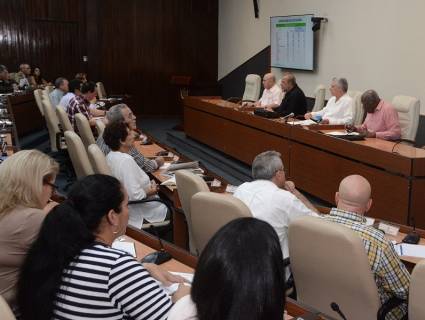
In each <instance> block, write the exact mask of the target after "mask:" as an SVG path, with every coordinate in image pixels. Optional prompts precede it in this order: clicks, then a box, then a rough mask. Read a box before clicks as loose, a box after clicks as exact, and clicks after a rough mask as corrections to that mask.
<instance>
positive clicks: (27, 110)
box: [7, 92, 45, 146]
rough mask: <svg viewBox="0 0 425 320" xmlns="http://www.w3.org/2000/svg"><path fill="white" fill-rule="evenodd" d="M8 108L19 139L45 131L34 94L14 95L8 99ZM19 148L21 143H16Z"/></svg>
mask: <svg viewBox="0 0 425 320" xmlns="http://www.w3.org/2000/svg"><path fill="white" fill-rule="evenodd" d="M7 102H8V103H7V108H8V112H9V114H10V115H11V118H12V121H14V123H15V126H16V131H17V136H18V137H17V138H18V139H19V138H22V137H23V136H25V135H27V134H30V133H33V132H36V131H40V130H42V129H44V127H45V123H44V119H43V116H42V115H41V113H40V110H39V109H38V106H37V103H36V102H35V98H34V94H33V92H28V93H22V94H13V95H10V96H8V97H7ZM16 144H17V146H19V141H16Z"/></svg>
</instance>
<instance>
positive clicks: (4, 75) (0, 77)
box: [0, 64, 18, 93]
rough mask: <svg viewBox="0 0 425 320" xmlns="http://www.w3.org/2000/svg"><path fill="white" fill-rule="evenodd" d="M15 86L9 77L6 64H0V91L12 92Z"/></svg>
mask: <svg viewBox="0 0 425 320" xmlns="http://www.w3.org/2000/svg"><path fill="white" fill-rule="evenodd" d="M17 88H18V86H17V85H16V83H15V82H14V81H12V80H10V79H9V71H7V68H6V66H4V65H2V64H0V93H12V92H13V91H14V89H17Z"/></svg>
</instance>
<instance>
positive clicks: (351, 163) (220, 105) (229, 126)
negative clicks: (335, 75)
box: [184, 97, 425, 228]
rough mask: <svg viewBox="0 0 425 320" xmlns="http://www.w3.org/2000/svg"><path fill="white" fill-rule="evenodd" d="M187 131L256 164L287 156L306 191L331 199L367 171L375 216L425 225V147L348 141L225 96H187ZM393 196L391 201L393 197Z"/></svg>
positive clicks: (287, 168) (290, 169) (288, 166)
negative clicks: (260, 158)
mask: <svg viewBox="0 0 425 320" xmlns="http://www.w3.org/2000/svg"><path fill="white" fill-rule="evenodd" d="M184 117H185V121H184V123H185V132H186V134H187V135H188V136H189V137H191V138H193V139H196V140H198V141H200V142H202V143H205V144H208V145H209V146H211V147H213V148H215V149H217V150H220V151H222V152H224V153H226V154H228V155H230V156H232V157H234V158H236V159H238V160H241V161H243V162H245V163H247V164H251V163H252V160H253V159H254V157H255V156H256V155H257V154H258V153H260V152H263V151H266V150H276V151H279V152H280V153H281V154H282V157H283V161H284V163H285V171H286V173H287V176H288V177H289V178H290V179H291V180H293V181H294V182H295V184H296V185H297V187H299V188H300V189H301V190H303V191H305V192H307V193H310V194H312V195H314V196H316V197H318V198H320V199H323V200H325V201H327V202H329V203H334V198H335V192H336V191H337V189H338V185H339V183H340V181H341V179H342V178H344V177H345V176H347V175H350V174H354V173H357V174H361V175H363V176H364V177H365V178H367V179H368V180H369V181H370V183H371V185H372V190H373V191H372V192H373V194H372V197H373V200H374V205H373V207H372V210H371V211H370V215H371V216H372V217H375V218H380V219H383V220H388V221H392V222H397V223H400V224H410V222H411V221H412V218H414V220H415V223H416V225H417V226H418V227H421V228H425V214H423V209H424V208H425V197H424V196H423V195H424V194H425V150H423V149H417V148H413V147H410V146H406V145H397V146H396V147H395V148H394V151H395V152H391V151H392V149H393V147H394V143H393V142H390V141H384V140H379V139H366V140H365V141H355V142H354V141H353V142H352V141H346V140H342V139H337V138H335V137H331V136H327V135H325V134H323V133H322V132H321V130H319V128H322V129H330V126H324V127H320V126H317V125H316V126H312V127H310V128H307V127H301V126H292V125H290V124H285V123H284V121H282V120H280V119H278V120H276V119H273V120H272V119H265V118H261V117H258V116H255V115H254V114H253V113H252V112H243V111H241V109H240V108H239V106H238V105H236V104H233V103H231V102H227V101H223V100H220V99H198V98H196V97H188V98H185V99H184ZM389 199H391V200H390V201H389Z"/></svg>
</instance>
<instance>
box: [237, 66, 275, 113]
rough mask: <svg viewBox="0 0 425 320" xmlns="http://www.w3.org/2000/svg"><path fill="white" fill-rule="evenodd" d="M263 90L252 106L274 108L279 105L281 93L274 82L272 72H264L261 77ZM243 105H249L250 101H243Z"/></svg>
mask: <svg viewBox="0 0 425 320" xmlns="http://www.w3.org/2000/svg"><path fill="white" fill-rule="evenodd" d="M263 86H264V91H263V95H262V96H261V98H260V100H258V101H257V102H256V103H255V104H254V106H255V107H257V108H258V107H261V108H274V107H277V106H279V104H280V102H281V101H282V97H283V93H282V90H281V89H280V88H279V86H278V85H277V84H276V77H275V76H274V74H273V73H266V74H265V75H264V77H263ZM244 105H246V106H250V103H248V102H244Z"/></svg>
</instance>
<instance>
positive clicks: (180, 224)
mask: <svg viewBox="0 0 425 320" xmlns="http://www.w3.org/2000/svg"><path fill="white" fill-rule="evenodd" d="M148 137H149V140H150V141H151V143H150V144H148V145H142V144H140V143H137V144H136V148H137V149H138V150H139V152H140V153H141V154H143V155H144V156H145V157H147V158H155V157H156V156H157V153H158V152H163V151H168V152H169V153H171V155H172V157H170V158H168V159H166V162H171V161H175V160H184V161H192V160H193V159H189V158H186V157H184V156H183V155H181V154H179V153H178V152H177V151H176V150H174V149H172V148H170V147H168V146H166V145H163V144H161V143H159V142H157V141H156V140H155V139H154V138H153V137H152V136H150V135H148ZM200 167H201V168H202V169H203V170H204V172H205V174H206V175H209V176H212V177H214V179H216V180H217V181H220V184H221V185H220V186H219V187H211V186H209V188H210V191H212V192H218V193H225V192H227V191H226V189H227V186H228V183H227V181H226V180H225V179H223V178H222V177H220V176H218V175H216V174H215V173H213V172H211V171H208V169H206V168H204V167H202V166H200ZM151 175H152V177H153V178H154V179H155V180H156V182H157V183H160V184H161V183H163V182H164V181H166V180H167V179H169V176H168V175H166V170H165V169H161V168H160V169H157V170H156V171H154V172H152V173H151ZM160 194H161V195H162V196H163V197H166V198H167V199H168V200H169V201H171V202H172V203H173V207H174V210H173V219H172V220H173V243H174V244H175V245H176V246H177V247H178V248H181V249H182V250H183V251H182V252H183V255H185V254H186V253H187V250H188V229H187V222H186V218H185V216H184V213H183V209H182V206H181V203H180V200H179V196H178V189H177V187H176V186H175V185H168V186H166V185H161V186H160ZM317 209H318V210H319V212H320V213H321V214H328V213H329V211H330V208H329V207H321V206H317ZM381 222H385V223H386V224H387V225H390V226H392V227H396V228H399V231H398V233H397V234H396V235H390V234H386V238H387V239H388V240H390V241H393V243H401V242H402V239H403V238H404V237H405V236H406V234H408V233H410V232H412V231H413V230H414V231H415V232H417V233H418V234H419V235H420V237H421V238H420V242H419V244H420V245H425V230H423V229H419V228H416V229H414V228H413V227H411V226H407V225H404V224H398V223H395V222H391V221H390V222H388V221H382V220H380V219H375V223H374V226H375V227H378V226H379V223H381ZM180 254H181V253H180ZM400 259H401V260H402V261H403V263H404V264H405V266H406V267H407V269H408V270H409V271H410V272H411V271H412V270H413V268H414V267H415V265H416V264H417V263H418V262H419V261H421V260H422V258H418V257H410V256H406V255H403V256H400ZM185 262H187V261H185ZM191 263H193V261H192V262H191Z"/></svg>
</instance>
